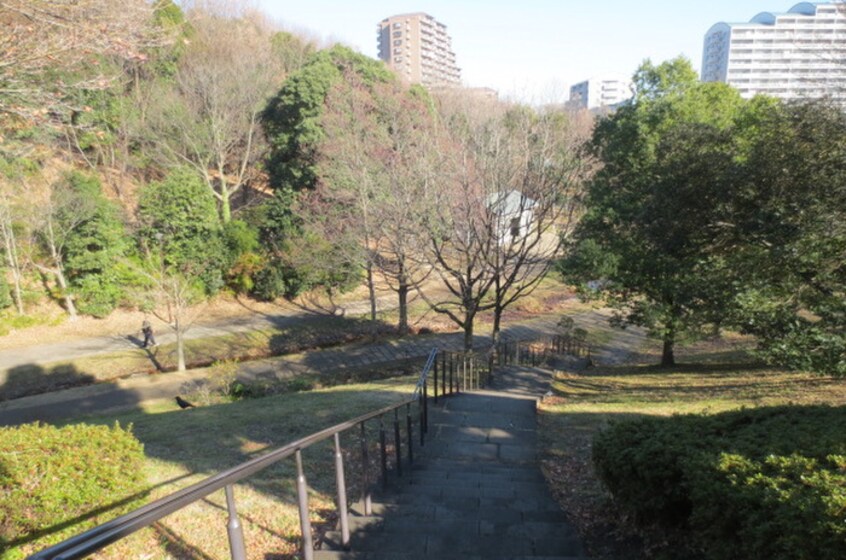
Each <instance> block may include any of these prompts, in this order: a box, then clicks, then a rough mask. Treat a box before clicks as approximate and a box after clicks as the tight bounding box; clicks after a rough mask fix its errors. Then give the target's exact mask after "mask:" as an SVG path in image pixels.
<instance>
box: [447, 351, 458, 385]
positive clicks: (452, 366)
mask: <svg viewBox="0 0 846 560" xmlns="http://www.w3.org/2000/svg"><path fill="white" fill-rule="evenodd" d="M454 373H455V364H454V363H453V360H452V354H450V355H449V393H450V394H452V393H453V392H456V393H457V392H458V388H457V387H455V386H454V383H453V382H454V380H455V375H454Z"/></svg>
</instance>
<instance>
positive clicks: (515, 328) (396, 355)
mask: <svg viewBox="0 0 846 560" xmlns="http://www.w3.org/2000/svg"><path fill="white" fill-rule="evenodd" d="M574 318H575V321H576V324H577V326H579V327H582V328H585V329H587V330H588V331H592V330H596V329H599V328H604V329H607V328H608V326H607V314H605V313H602V312H597V311H594V312H587V313H582V314H579V315H576V316H575V317H574ZM558 319H559V315H548V316H542V317H539V318H537V319H534V320H531V321H528V322H526V323H523V324H518V325H512V326H509V327H508V328H506V329H505V330H504V331H503V336H504V337H505V338H508V339H511V340H521V339H531V338H535V337H537V336H540V335H544V334H550V333H553V332H555V330H556V323H557V321H558ZM232 328H240V326H239V325H236V326H234V327H232ZM617 336H619V337H624V339H620V338H617ZM642 337H643V334H642V333H641V332H640V331H637V330H627V331H622V332H620V333H619V335H615V338H614V339H613V340H609V342H607V343H606V344H605V345H603V346H601V347H599V348H597V349H595V351H594V361H597V362H600V363H617V362H618V361H619V360H620V359H622V357H624V355H625V354H626V352H625V351H624V350H623V351H621V350H620V348H625V347H627V346H632V345H637V344H639V343H640V341H641V340H642ZM487 340H488V336H487V335H479V336H477V337H476V346H477V347H479V348H482V347H484V345H485V344H486V343H487ZM462 344H463V334H462V333H450V334H443V335H425V336H418V337H409V338H406V339H398V340H391V341H386V342H381V343H376V344H356V345H350V346H343V347H337V348H329V349H324V350H315V351H311V352H306V353H302V354H297V355H290V356H280V357H277V358H270V359H265V360H256V361H253V362H245V363H243V364H242V365H241V368H240V371H239V373H238V377H239V379H242V380H244V381H250V380H262V379H264V380H270V379H288V378H291V377H295V376H297V375H301V374H303V373H312V374H319V373H321V372H333V373H336V372H338V371H343V370H345V369H356V368H363V367H368V366H373V365H376V364H390V363H398V362H402V361H405V360H410V359H418V358H422V357H424V356H426V354H428V352H429V351H430V350H431V349H432V348H435V347H437V348H441V349H449V350H459V349H461V347H462ZM140 351H141V350H139V352H140ZM206 375H207V372H206V371H205V370H192V371H188V372H184V373H176V372H173V373H165V374H153V375H138V376H133V377H129V378H126V379H121V380H117V381H113V382H107V383H97V384H94V385H88V386H84V387H75V388H72V389H65V390H62V391H56V392H53V393H48V394H44V395H34V396H31V397H23V398H19V399H14V400H11V401H2V402H0V426H2V425H16V424H23V423H26V422H33V421H36V420H40V421H43V422H56V421H61V420H63V419H66V418H74V417H78V416H83V415H86V414H95V413H96V414H100V413H104V412H115V411H120V410H131V409H133V408H138V407H140V406H141V404H142V403H145V402H149V401H154V400H159V399H173V398H174V397H175V396H176V395H178V394H180V393H185V392H187V391H188V389H187V388H188V387H189V386H190V385H192V384H196V383H202V382H203V380H205V378H206Z"/></svg>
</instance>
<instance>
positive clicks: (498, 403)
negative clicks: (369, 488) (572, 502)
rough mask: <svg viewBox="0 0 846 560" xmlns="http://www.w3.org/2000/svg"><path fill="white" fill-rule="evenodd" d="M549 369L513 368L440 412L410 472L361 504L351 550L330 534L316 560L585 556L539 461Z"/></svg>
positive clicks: (436, 409) (435, 410)
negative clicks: (540, 412)
mask: <svg viewBox="0 0 846 560" xmlns="http://www.w3.org/2000/svg"><path fill="white" fill-rule="evenodd" d="M549 379H550V375H549V372H548V371H544V370H541V369H536V368H526V367H520V368H517V367H515V368H508V369H506V370H502V371H500V372H498V374H497V376H496V380H495V383H494V384H493V387H492V390H488V391H479V392H474V393H468V394H462V395H459V396H453V397H450V398H447V399H444V400H443V401H442V403H443V404H442V405H441V406H432V407H431V408H430V412H429V414H430V419H429V422H430V427H429V433H430V435H429V437H428V439H427V442H426V445H425V446H424V447H423V448H422V449H421V450H420V452H419V453H418V455H419V457H420V458H419V459H417V460H416V462H415V466H414V468H413V470H412V471H411V473H410V474H406V476H405V477H403V478H398V479H396V481H395V482H393V483H392V484H391V485H390V486H389V487H388V489H387V490H386V491H383V492H381V493H380V494H379V495H377V496H376V497H375V498H374V500H375V503H374V504H373V514H372V515H364V514H363V512H362V510H361V506H360V505H359V506H358V507H356V508H353V513H352V517H351V519H350V521H351V528H352V530H353V533H352V535H351V541H350V544H351V546H350V550H349V551H344V550H342V549H341V546H340V534H339V533H336V532H330V533H328V534H327V535H326V537H325V541H324V543H323V547H322V550H320V551H318V552H317V553H316V554H315V560H340V559H343V560H418V559H419V560H423V559H435V558H436V559H438V560H452V559H456V560H457V559H462V560H482V559H485V560H504V559H506V558H508V559H512V560H514V559H522V560H529V559H537V560H540V559H545V560H575V559H580V558H584V553H583V547H582V544H581V542H580V539H579V537H578V534H577V533H576V530H575V529H574V527H573V526H572V525H570V524H569V523H568V521H567V516H566V514H565V513H564V512H562V511H561V509H560V507H559V506H558V504H557V503H556V502H555V501H554V500H553V499H552V497H551V495H550V492H549V488H548V487H547V485H546V482H545V480H544V478H543V475H542V473H541V472H540V468H539V466H538V460H537V443H536V442H537V434H536V423H537V420H536V416H535V414H536V413H535V408H536V400H537V398H538V397H540V396H541V395H542V394H543V393H544V392H545V391H546V390H547V388H548V386H549Z"/></svg>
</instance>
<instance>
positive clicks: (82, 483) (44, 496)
mask: <svg viewBox="0 0 846 560" xmlns="http://www.w3.org/2000/svg"><path fill="white" fill-rule="evenodd" d="M143 464H144V450H143V446H142V445H141V443H140V442H139V441H138V440H137V439H135V437H134V436H133V435H132V433H131V432H130V429H126V430H124V429H122V428H121V427H120V426H119V425H117V424H115V426H114V427H113V428H109V427H107V426H91V425H87V424H77V425H72V426H66V427H62V428H57V427H55V426H48V425H42V424H37V423H36V424H26V425H23V426H17V427H3V428H0V558H2V559H3V560H7V559H17V558H22V557H23V556H24V555H25V554H29V553H32V552H34V551H36V550H39V549H41V548H44V547H46V546H48V545H51V544H55V543H57V542H59V541H61V540H63V539H65V538H68V537H70V536H72V535H74V534H77V533H79V532H81V531H83V530H85V529H89V528H91V527H93V526H95V525H97V524H99V523H103V522H105V521H107V520H109V519H111V518H113V517H116V516H118V515H120V514H122V513H125V512H126V511H128V510H130V509H131V508H132V507H134V506H136V505H137V502H138V500H139V499H140V497H142V489H143V487H144V483H145V478H144V475H143Z"/></svg>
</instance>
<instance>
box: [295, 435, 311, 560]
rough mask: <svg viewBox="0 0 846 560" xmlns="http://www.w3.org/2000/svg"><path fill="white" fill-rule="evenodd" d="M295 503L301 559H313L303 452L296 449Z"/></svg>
mask: <svg viewBox="0 0 846 560" xmlns="http://www.w3.org/2000/svg"><path fill="white" fill-rule="evenodd" d="M295 455H296V459H297V504H298V505H299V510H300V530H301V531H302V534H303V560H313V558H314V543H313V542H312V539H311V519H309V517H308V486H307V485H306V478H305V473H303V454H302V451H301V450H299V449H297V451H296V452H295Z"/></svg>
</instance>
